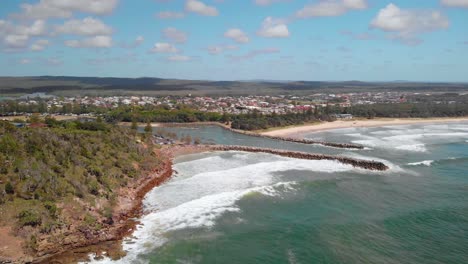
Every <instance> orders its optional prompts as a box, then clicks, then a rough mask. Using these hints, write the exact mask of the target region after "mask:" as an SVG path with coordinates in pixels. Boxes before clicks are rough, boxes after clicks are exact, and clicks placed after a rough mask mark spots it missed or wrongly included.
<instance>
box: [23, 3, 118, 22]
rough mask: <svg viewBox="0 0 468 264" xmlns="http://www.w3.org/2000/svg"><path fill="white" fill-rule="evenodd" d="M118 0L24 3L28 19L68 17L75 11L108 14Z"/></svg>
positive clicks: (24, 12) (24, 15)
mask: <svg viewBox="0 0 468 264" xmlns="http://www.w3.org/2000/svg"><path fill="white" fill-rule="evenodd" d="M117 5H118V0H79V1H77V0H40V1H39V2H38V3H37V4H22V5H21V9H22V13H20V14H17V15H16V16H19V17H22V18H26V19H47V18H68V17H71V16H72V14H73V12H83V13H90V14H95V15H107V14H110V13H112V11H113V10H114V9H115V8H116V7H117Z"/></svg>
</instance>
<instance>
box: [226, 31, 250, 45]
mask: <svg viewBox="0 0 468 264" xmlns="http://www.w3.org/2000/svg"><path fill="white" fill-rule="evenodd" d="M224 37H226V38H230V39H232V40H234V41H235V42H237V43H247V42H249V37H248V36H247V34H245V33H244V32H243V31H242V30H240V29H238V28H231V29H228V30H227V31H226V32H225V33H224Z"/></svg>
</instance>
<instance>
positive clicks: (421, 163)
mask: <svg viewBox="0 0 468 264" xmlns="http://www.w3.org/2000/svg"><path fill="white" fill-rule="evenodd" d="M432 163H434V161H433V160H423V161H420V162H411V163H408V165H409V166H420V165H424V166H431V165H432Z"/></svg>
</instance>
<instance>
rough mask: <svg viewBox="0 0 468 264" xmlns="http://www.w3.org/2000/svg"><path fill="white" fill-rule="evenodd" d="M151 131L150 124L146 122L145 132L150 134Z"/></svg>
mask: <svg viewBox="0 0 468 264" xmlns="http://www.w3.org/2000/svg"><path fill="white" fill-rule="evenodd" d="M152 131H153V127H152V126H151V122H150V121H149V120H148V122H146V126H145V132H146V133H151V132H152Z"/></svg>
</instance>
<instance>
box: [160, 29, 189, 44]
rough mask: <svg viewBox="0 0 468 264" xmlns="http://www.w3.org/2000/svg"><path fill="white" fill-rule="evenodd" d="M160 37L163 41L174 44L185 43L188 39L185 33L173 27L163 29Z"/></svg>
mask: <svg viewBox="0 0 468 264" xmlns="http://www.w3.org/2000/svg"><path fill="white" fill-rule="evenodd" d="M162 35H163V37H164V38H165V39H167V40H169V41H171V42H175V43H185V42H187V39H188V36H187V33H185V32H184V31H181V30H178V29H176V28H173V27H168V28H166V29H164V30H163V31H162Z"/></svg>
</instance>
